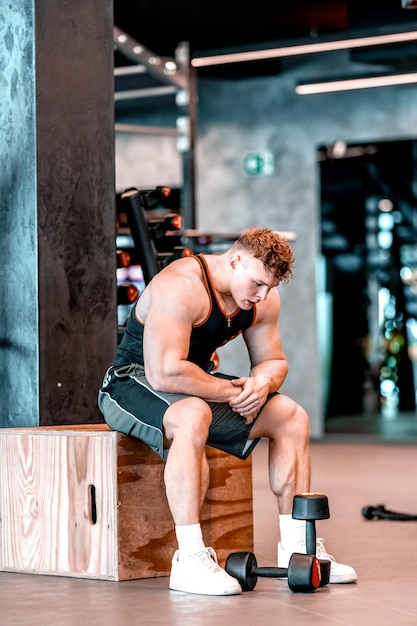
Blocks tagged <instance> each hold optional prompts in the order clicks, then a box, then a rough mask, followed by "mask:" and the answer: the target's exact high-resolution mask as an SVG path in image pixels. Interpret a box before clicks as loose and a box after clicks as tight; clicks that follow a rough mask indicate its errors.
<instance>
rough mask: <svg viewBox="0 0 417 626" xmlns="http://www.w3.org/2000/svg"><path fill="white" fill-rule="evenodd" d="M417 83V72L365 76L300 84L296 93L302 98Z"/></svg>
mask: <svg viewBox="0 0 417 626" xmlns="http://www.w3.org/2000/svg"><path fill="white" fill-rule="evenodd" d="M412 83H417V72H411V73H409V74H391V75H383V76H365V77H359V78H348V79H342V80H326V81H322V82H317V83H300V84H299V85H297V86H296V88H295V92H296V93H298V94H299V95H301V96H305V95H311V94H316V93H330V92H333V91H349V90H351V89H367V88H370V87H388V86H392V85H408V84H412Z"/></svg>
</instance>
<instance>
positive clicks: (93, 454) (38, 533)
mask: <svg viewBox="0 0 417 626" xmlns="http://www.w3.org/2000/svg"><path fill="white" fill-rule="evenodd" d="M206 452H207V457H208V460H209V465H210V474H211V481H210V487H209V490H208V493H207V497H206V500H205V503H204V505H203V509H202V516H201V523H202V529H203V535H204V539H205V542H206V545H208V546H213V547H214V549H215V550H216V552H217V556H218V559H219V562H220V564H222V565H223V564H224V562H225V559H226V558H227V556H228V554H229V553H230V552H234V551H241V550H243V551H247V550H249V551H253V512H252V464H251V459H250V458H249V459H247V460H246V461H241V460H239V459H236V458H234V457H232V456H230V455H228V454H225V453H224V452H220V451H219V450H215V449H214V448H209V447H207V448H206ZM0 459H1V464H0V571H13V572H25V573H33V574H53V575H59V576H73V577H79V578H95V579H103V580H113V581H121V580H129V579H137V578H151V577H154V576H168V575H169V572H170V569H171V559H172V556H173V554H174V551H175V549H176V545H177V544H176V537H175V531H174V523H173V520H172V516H171V513H170V510H169V508H168V503H167V500H166V496H165V488H164V483H163V471H164V463H163V461H162V460H161V459H160V458H159V457H158V455H156V454H155V453H154V452H153V451H152V450H151V449H150V448H149V447H148V446H146V445H144V444H143V443H141V442H140V441H138V440H137V439H134V438H132V437H129V436H126V435H122V434H121V433H116V432H113V431H111V430H110V429H109V428H108V427H107V426H105V425H76V426H53V427H39V428H5V429H0Z"/></svg>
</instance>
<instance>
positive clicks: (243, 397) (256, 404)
mask: <svg viewBox="0 0 417 626" xmlns="http://www.w3.org/2000/svg"><path fill="white" fill-rule="evenodd" d="M230 382H231V383H232V385H233V386H234V387H236V388H237V391H238V389H239V388H240V392H239V391H238V393H237V395H236V396H235V397H234V398H233V400H230V402H229V405H230V407H231V408H232V409H233V411H235V412H236V413H239V415H241V416H242V417H244V418H245V423H246V424H251V423H252V422H253V421H254V420H255V419H256V417H257V415H258V413H259V411H260V410H261V408H262V407H263V405H264V404H265V402H266V399H267V397H268V393H269V381H268V380H267V378H266V377H265V378H264V377H261V376H242V377H241V378H236V379H234V380H231V381H230Z"/></svg>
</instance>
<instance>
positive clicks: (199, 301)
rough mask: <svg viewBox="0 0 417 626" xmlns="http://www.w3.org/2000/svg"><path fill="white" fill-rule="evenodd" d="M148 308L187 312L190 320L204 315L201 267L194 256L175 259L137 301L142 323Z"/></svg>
mask: <svg viewBox="0 0 417 626" xmlns="http://www.w3.org/2000/svg"><path fill="white" fill-rule="evenodd" d="M184 305H186V306H184ZM150 308H152V310H153V311H155V312H156V311H159V312H162V311H164V313H165V314H168V313H169V312H170V311H176V313H177V314H180V311H181V310H185V309H186V310H187V311H188V312H189V314H190V316H191V318H192V319H193V320H194V319H199V318H200V316H201V315H203V312H204V311H205V308H206V291H205V288H204V285H203V283H202V280H201V269H200V266H199V264H198V262H197V261H196V260H195V259H193V257H185V258H182V259H177V260H176V261H173V262H172V263H170V264H169V265H167V266H166V267H165V268H164V269H163V270H161V271H160V272H158V274H156V276H154V278H153V279H152V281H151V282H150V283H149V285H148V286H147V287H146V289H145V291H144V292H143V294H142V295H141V297H140V298H139V301H138V313H139V318H140V319H141V320H142V321H145V319H146V317H147V315H148V312H149V310H150Z"/></svg>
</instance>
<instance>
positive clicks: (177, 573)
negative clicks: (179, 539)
mask: <svg viewBox="0 0 417 626" xmlns="http://www.w3.org/2000/svg"><path fill="white" fill-rule="evenodd" d="M169 588H170V589H173V590H175V591H185V592H186V593H200V594H203V595H207V596H233V595H237V594H239V593H241V592H242V589H241V586H240V584H239V583H238V581H237V580H236V578H233V576H229V574H228V573H227V572H225V571H224V569H222V568H221V567H220V566H219V565H218V563H217V556H216V553H215V552H214V550H213V548H204V550H200V552H197V553H196V554H192V555H190V556H186V557H181V556H180V554H179V551H178V550H176V552H175V554H174V558H173V559H172V569H171V576H170V579H169Z"/></svg>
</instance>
